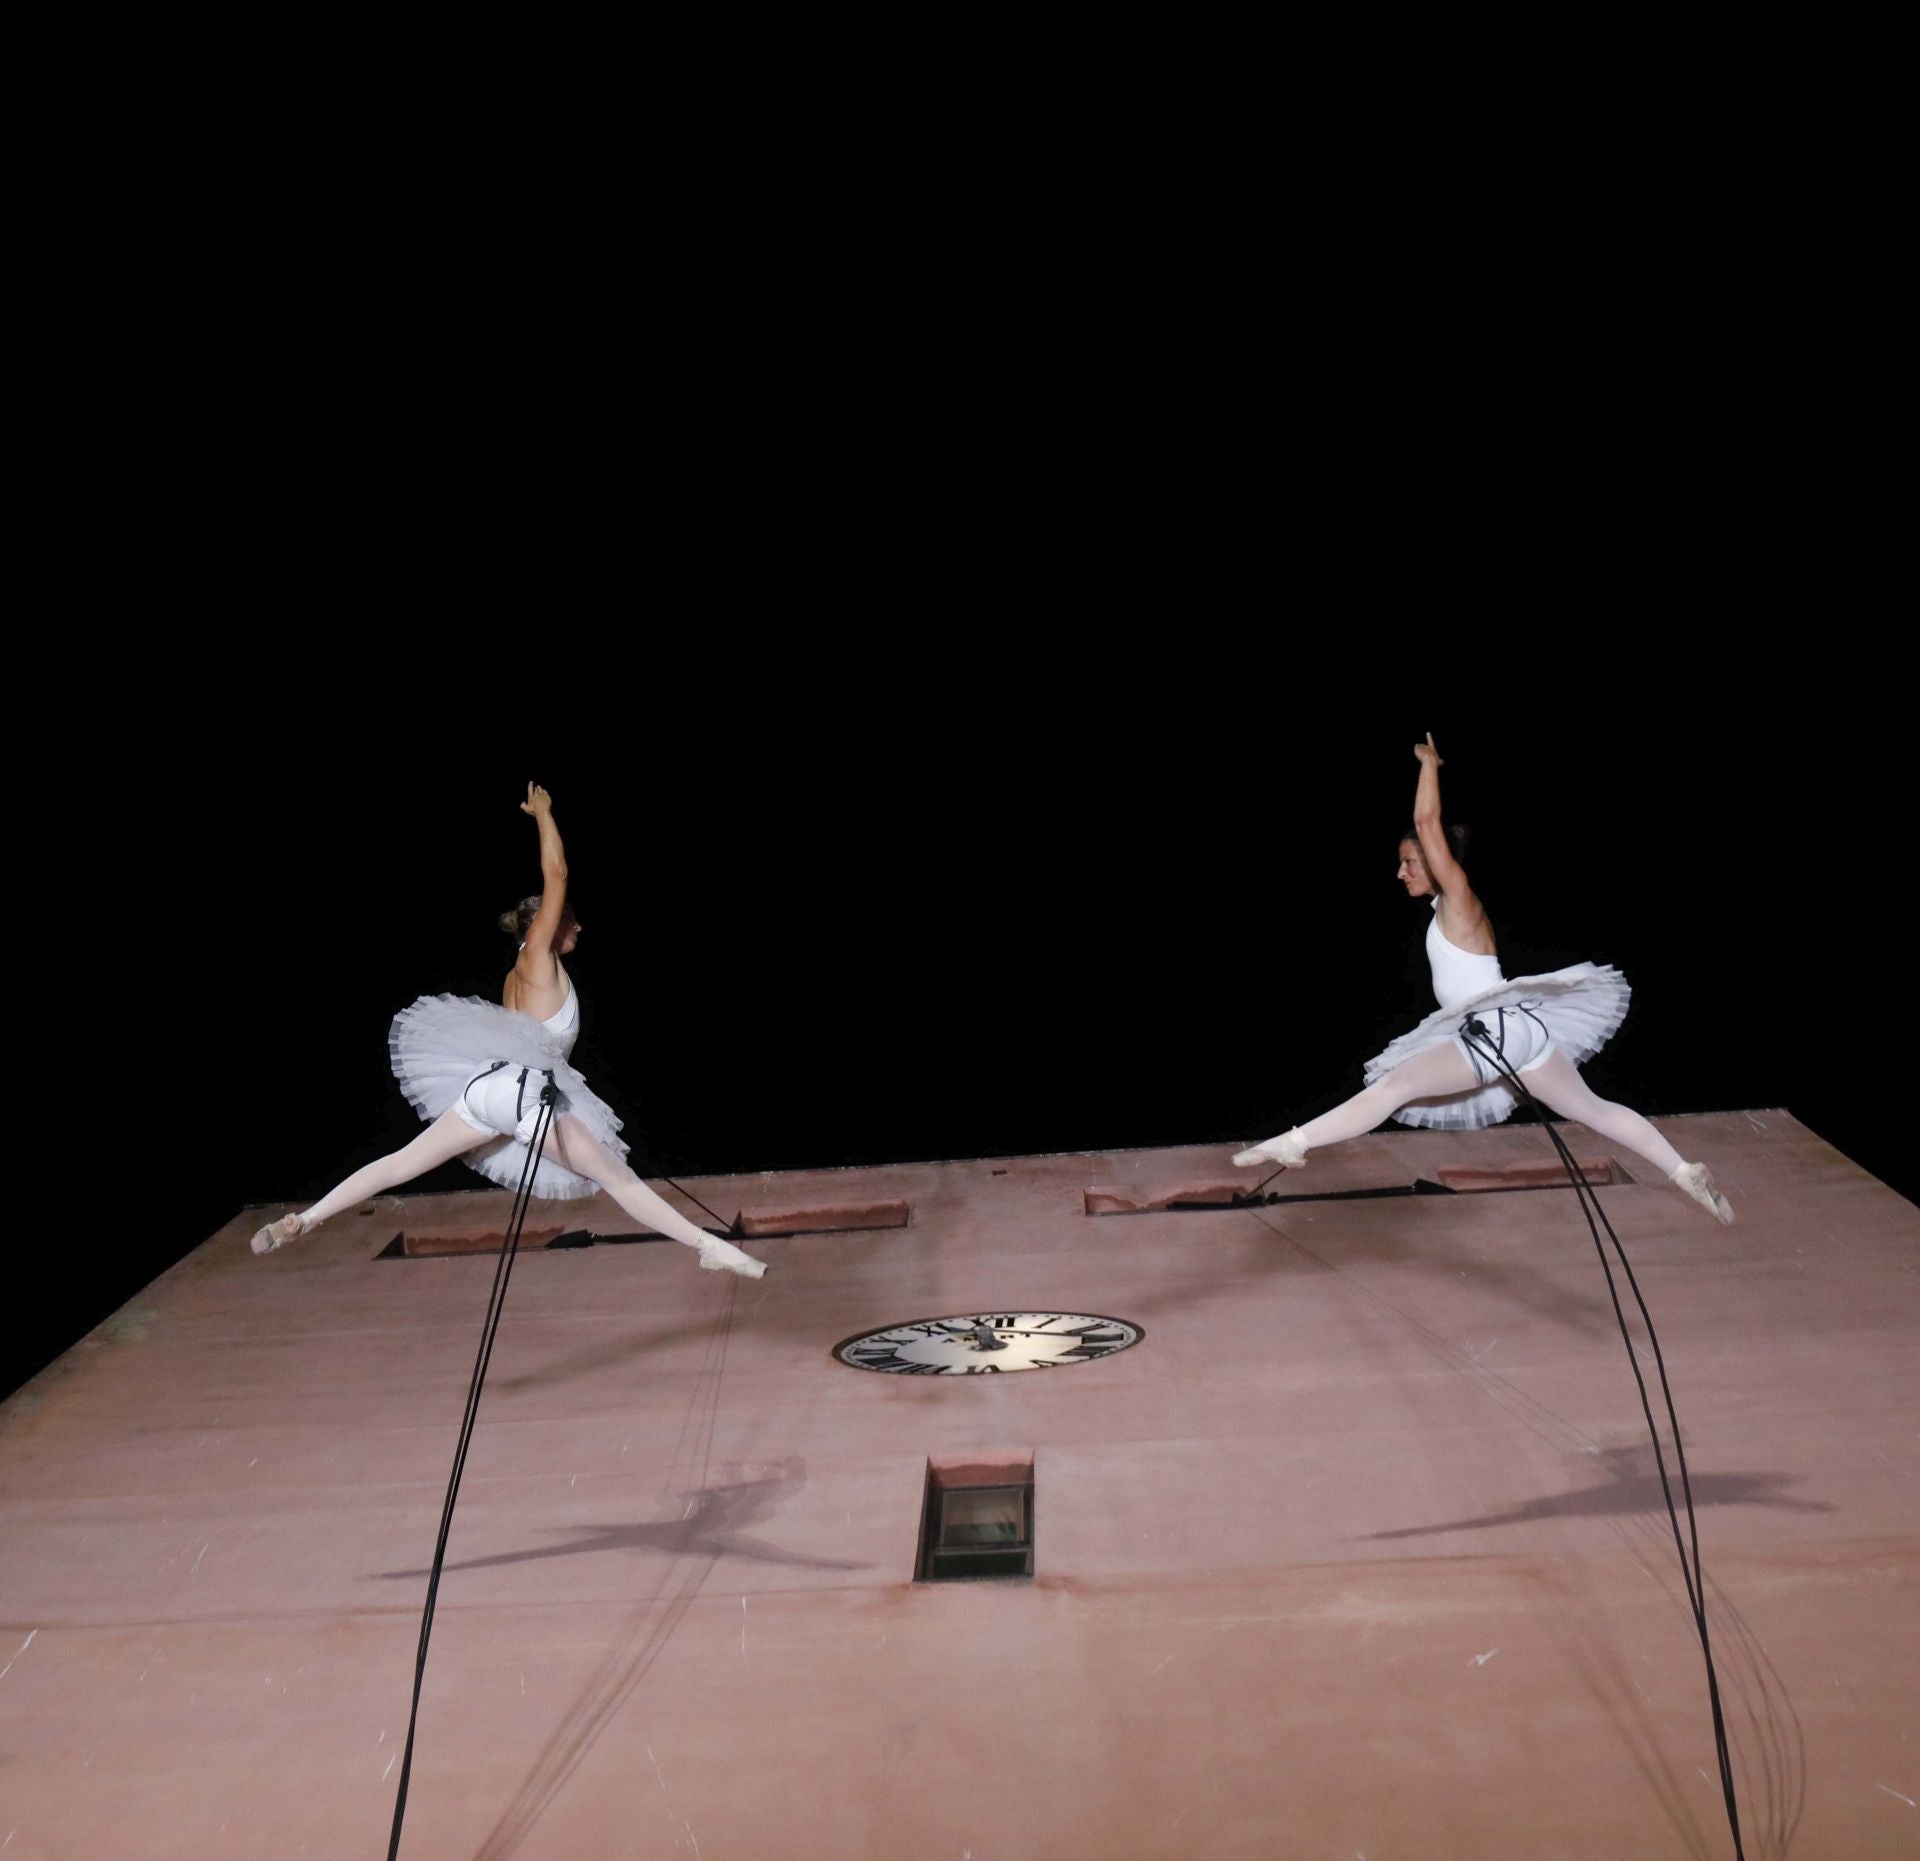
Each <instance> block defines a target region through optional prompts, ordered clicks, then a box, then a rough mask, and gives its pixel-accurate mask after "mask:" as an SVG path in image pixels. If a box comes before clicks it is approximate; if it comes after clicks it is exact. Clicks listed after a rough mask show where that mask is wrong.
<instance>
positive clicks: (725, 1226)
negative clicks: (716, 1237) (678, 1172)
mask: <svg viewBox="0 0 1920 1861" xmlns="http://www.w3.org/2000/svg"><path fill="white" fill-rule="evenodd" d="M660 1180H661V1181H662V1182H663V1183H665V1184H666V1185H667V1187H668V1188H669V1189H680V1185H679V1184H678V1183H677V1182H675V1181H674V1180H673V1178H672V1177H671V1176H662V1177H661V1178H660ZM680 1193H681V1194H682V1195H683V1196H685V1197H686V1198H687V1200H688V1201H689V1202H691V1203H692V1204H693V1205H694V1207H695V1208H697V1209H699V1210H700V1211H701V1212H702V1213H703V1214H708V1215H713V1210H712V1209H710V1208H708V1207H707V1205H706V1203H704V1202H703V1201H701V1200H700V1198H699V1197H698V1196H697V1195H695V1194H694V1193H693V1191H692V1190H691V1189H680ZM713 1218H714V1220H715V1221H717V1222H719V1224H720V1228H721V1232H722V1233H724V1234H731V1233H732V1232H733V1230H734V1226H735V1224H734V1223H733V1222H731V1221H728V1220H727V1219H726V1218H725V1216H723V1215H713Z"/></svg>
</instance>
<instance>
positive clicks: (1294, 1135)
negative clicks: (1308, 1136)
mask: <svg viewBox="0 0 1920 1861" xmlns="http://www.w3.org/2000/svg"><path fill="white" fill-rule="evenodd" d="M1233 1162H1234V1167H1235V1168H1236V1169H1242V1170H1257V1169H1259V1168H1260V1167H1261V1165H1262V1164H1267V1163H1277V1164H1279V1165H1280V1167H1281V1168H1282V1169H1285V1170H1299V1169H1305V1168H1306V1163H1307V1145H1306V1140H1305V1139H1304V1138H1303V1137H1302V1136H1301V1135H1300V1127H1299V1126H1298V1125H1297V1124H1296V1125H1295V1126H1294V1127H1293V1129H1292V1130H1291V1131H1282V1132H1281V1134H1280V1135H1279V1136H1278V1137H1270V1138H1268V1139H1267V1141H1266V1142H1265V1143H1264V1144H1255V1145H1254V1146H1253V1148H1252V1149H1251V1150H1243V1151H1241V1152H1240V1153H1239V1154H1238V1155H1237V1156H1235V1158H1234V1159H1233Z"/></svg>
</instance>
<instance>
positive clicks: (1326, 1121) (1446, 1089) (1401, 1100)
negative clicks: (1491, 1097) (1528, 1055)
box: [1234, 1041, 1480, 1169]
mask: <svg viewBox="0 0 1920 1861" xmlns="http://www.w3.org/2000/svg"><path fill="white" fill-rule="evenodd" d="M1479 1083H1480V1081H1479V1080H1478V1079H1477V1078H1475V1077H1474V1071H1473V1068H1472V1067H1471V1066H1470V1065H1469V1064H1468V1063H1467V1056H1466V1055H1465V1054H1463V1053H1462V1052H1461V1051H1460V1049H1459V1048H1458V1047H1456V1046H1455V1045H1454V1044H1453V1043H1452V1042H1451V1041H1449V1042H1447V1044H1446V1045H1445V1046H1443V1047H1429V1048H1428V1049H1427V1051H1426V1052H1425V1053H1417V1054H1415V1055H1414V1057H1413V1058H1412V1059H1410V1060H1408V1061H1407V1062H1406V1063H1405V1064H1404V1065H1400V1066H1396V1067H1395V1068H1394V1069H1393V1071H1392V1072H1390V1073H1387V1074H1385V1075H1384V1076H1383V1077H1382V1078H1379V1079H1376V1080H1375V1081H1374V1082H1373V1084H1372V1085H1370V1086H1368V1087H1367V1088H1366V1090H1365V1091H1364V1092H1356V1093H1355V1094H1354V1095H1353V1097H1352V1098H1350V1099H1348V1100H1347V1102H1346V1103H1345V1104H1344V1105H1336V1106H1335V1107H1334V1108H1333V1110H1332V1111H1328V1112H1322V1113H1321V1114H1320V1116H1319V1117H1317V1118H1316V1119H1314V1121H1313V1122H1312V1123H1311V1124H1303V1125H1300V1126H1298V1127H1297V1128H1296V1129H1294V1130H1291V1131H1286V1132H1283V1133H1282V1134H1281V1135H1280V1136H1278V1137H1270V1138H1268V1139H1267V1141H1266V1142H1265V1143H1264V1144H1255V1145H1254V1146H1253V1148H1252V1149H1251V1150H1243V1151H1241V1152H1240V1154H1239V1155H1238V1156H1237V1157H1235V1158H1234V1162H1235V1163H1237V1164H1239V1165H1240V1167H1241V1168H1242V1169H1257V1168H1258V1167H1259V1166H1260V1165H1261V1164H1263V1163H1265V1164H1271V1163H1283V1164H1285V1165H1286V1166H1287V1167H1288V1168H1289V1169H1298V1168H1299V1167H1300V1165H1301V1164H1302V1163H1304V1162H1305V1161H1306V1154H1307V1152H1308V1151H1309V1150H1317V1149H1319V1148H1320V1147H1321V1146H1322V1145H1323V1144H1338V1143H1343V1142H1345V1140H1346V1139H1348V1138H1350V1137H1360V1136H1362V1135H1364V1134H1365V1133H1366V1132H1368V1131H1371V1130H1372V1129H1373V1128H1374V1126H1375V1125H1378V1124H1384V1123H1385V1122H1386V1121H1387V1119H1389V1118H1391V1117H1392V1116H1393V1114H1394V1113H1395V1112H1397V1111H1398V1110H1399V1109H1400V1107H1401V1106H1402V1105H1405V1104H1407V1103H1409V1102H1410V1101H1411V1100H1413V1099H1431V1098H1444V1097H1446V1096H1447V1095H1448V1094H1449V1093H1452V1092H1470V1091H1472V1090H1473V1088H1474V1087H1475V1086H1477V1085H1478V1084H1479Z"/></svg>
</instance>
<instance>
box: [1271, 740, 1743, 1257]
mask: <svg viewBox="0 0 1920 1861" xmlns="http://www.w3.org/2000/svg"><path fill="white" fill-rule="evenodd" d="M1413 753H1414V755H1415V756H1417V757H1418V758H1419V759H1420V783H1419V788H1418V791H1417V792H1416V795H1415V798H1414V807H1413V831H1412V832H1411V833H1410V834H1407V835H1406V836H1405V837H1404V838H1403V839H1402V840H1401V842H1400V869H1399V872H1398V874H1397V877H1398V878H1399V881H1400V883H1401V884H1402V885H1403V886H1405V887H1406V890H1407V895H1408V897H1410V898H1428V899H1431V900H1432V902H1433V916H1432V918H1431V920H1430V921H1429V922H1428V924H1427V959H1428V961H1429V963H1430V964H1431V965H1432V969H1433V993H1434V996H1435V998H1436V999H1437V1000H1438V1002H1439V1003H1440V1007H1439V1009H1438V1011H1437V1012H1435V1013H1433V1014H1431V1015H1429V1016H1428V1017H1427V1018H1426V1020H1424V1021H1422V1022H1421V1023H1420V1025H1419V1026H1418V1027H1416V1028H1415V1029H1413V1031H1412V1032H1411V1033H1407V1034H1403V1035H1401V1037H1400V1038H1399V1039H1398V1040H1396V1041H1394V1042H1393V1043H1392V1045H1390V1046H1389V1047H1387V1048H1386V1050H1385V1051H1384V1052H1382V1053H1380V1054H1378V1055H1377V1056H1376V1057H1375V1058H1373V1059H1371V1060H1369V1061H1368V1062H1367V1067H1366V1082H1367V1083H1366V1089H1365V1090H1364V1091H1362V1092H1359V1093H1356V1094H1355V1095H1354V1096H1353V1097H1352V1098H1350V1099H1348V1100H1347V1101H1346V1103H1345V1104H1343V1105H1336V1106H1335V1107H1334V1108H1333V1110H1331V1111H1329V1112H1323V1113H1322V1114H1321V1115H1320V1116H1319V1117H1318V1118H1315V1119H1314V1120H1313V1121H1312V1122H1311V1123H1310V1124H1304V1125H1296V1126H1295V1127H1294V1129H1292V1130H1291V1131H1285V1132H1282V1133H1281V1134H1280V1135H1279V1136H1278V1137H1270V1138H1268V1139H1267V1140H1266V1142H1265V1143H1262V1144H1255V1145H1254V1146H1253V1147H1252V1148H1251V1149H1248V1150H1243V1151H1241V1152H1240V1153H1239V1154H1238V1155H1237V1156H1236V1157H1235V1158H1234V1162H1235V1163H1236V1164H1238V1165H1239V1166H1240V1167H1241V1168H1243V1169H1258V1168H1262V1167H1267V1168H1271V1167H1272V1166H1273V1165H1275V1164H1278V1165H1281V1166H1282V1167H1284V1168H1286V1169H1293V1170H1297V1169H1299V1168H1301V1167H1302V1166H1303V1165H1304V1164H1305V1162H1306V1160H1307V1156H1308V1153H1309V1152H1310V1151H1314V1150H1318V1149H1320V1148H1322V1147H1323V1146H1324V1145H1327V1144H1337V1143H1341V1142H1342V1141H1344V1140H1345V1139H1347V1138H1350V1137H1359V1136H1361V1135H1362V1134H1363V1133H1365V1132H1367V1131H1371V1130H1372V1129H1373V1128H1374V1127H1375V1126H1376V1125H1378V1124H1380V1123H1381V1122H1382V1121H1383V1120H1385V1119H1387V1118H1393V1119H1395V1120H1396V1121H1397V1122H1399V1123H1401V1124H1408V1125H1420V1126H1426V1127H1429V1128H1434V1129H1442V1130H1478V1129H1480V1128H1482V1127H1483V1126H1486V1125H1490V1124H1498V1123H1500V1122H1501V1121H1502V1120H1503V1119H1505V1118H1507V1117H1508V1116H1510V1115H1511V1113H1512V1112H1513V1109H1514V1107H1515V1106H1516V1105H1517V1104H1518V1103H1519V1097H1518V1094H1517V1093H1516V1091H1515V1089H1514V1087H1513V1086H1512V1085H1511V1084H1510V1083H1509V1082H1508V1080H1507V1079H1506V1077H1505V1076H1504V1074H1503V1072H1502V1070H1501V1069H1500V1068H1498V1067H1496V1066H1495V1065H1494V1063H1493V1061H1492V1059H1491V1058H1490V1057H1489V1056H1488V1055H1487V1054H1485V1053H1483V1052H1481V1051H1479V1050H1478V1045H1477V1042H1478V1041H1486V1042H1488V1043H1490V1044H1491V1045H1492V1047H1493V1048H1494V1050H1495V1051H1496V1052H1497V1053H1498V1054H1499V1056H1500V1058H1501V1059H1502V1060H1503V1061H1504V1063H1505V1066H1506V1068H1507V1069H1509V1070H1511V1071H1512V1072H1514V1073H1517V1074H1518V1075H1519V1076H1520V1077H1521V1078H1522V1079H1523V1080H1525V1082H1526V1089H1527V1091H1528V1092H1529V1093H1530V1094H1531V1095H1532V1096H1533V1097H1534V1098H1535V1099H1537V1100H1538V1101H1539V1102H1540V1103H1541V1104H1542V1105H1544V1106H1545V1107H1546V1108H1547V1109H1548V1110H1549V1111H1553V1112H1557V1113H1558V1114H1559V1115H1560V1116H1561V1117H1563V1118H1572V1119H1576V1120H1578V1121H1579V1122H1580V1123H1581V1124H1584V1125H1585V1126H1586V1127H1587V1128H1588V1129H1589V1130H1590V1131H1595V1132H1597V1133H1599V1135H1600V1136H1602V1137H1605V1138H1609V1139H1611V1140H1612V1141H1613V1142H1615V1143H1617V1144H1620V1145H1622V1146H1624V1147H1625V1148H1626V1149H1628V1150H1631V1151H1632V1152H1633V1153H1634V1154H1635V1155H1636V1156H1639V1157H1644V1158H1645V1159H1646V1160H1647V1161H1648V1162H1649V1163H1651V1164H1652V1165H1653V1166H1654V1168H1655V1169H1657V1170H1658V1171H1659V1172H1660V1174H1661V1175H1662V1176H1664V1177H1665V1178H1666V1179H1667V1181H1668V1182H1670V1183H1672V1184H1673V1185H1674V1186H1675V1187H1676V1188H1678V1189H1681V1190H1683V1191H1684V1192H1685V1193H1686V1194H1687V1195H1689V1196H1691V1197H1692V1198H1693V1199H1694V1201H1696V1202H1698V1203H1699V1204H1700V1206H1701V1207H1702V1208H1704V1209H1706V1210H1707V1212H1708V1213H1709V1214H1711V1215H1712V1216H1714V1217H1715V1219H1716V1220H1719V1221H1722V1222H1730V1221H1732V1220H1733V1209H1732V1207H1731V1206H1730V1205H1729V1204H1728V1202H1727V1199H1726V1197H1725V1196H1723V1195H1722V1194H1721V1193H1720V1191H1719V1190H1718V1188H1716V1187H1715V1185H1714V1180H1713V1177H1712V1176H1711V1175H1710V1174H1709V1172H1708V1170H1707V1166H1706V1165H1705V1164H1704V1163H1688V1162H1687V1161H1686V1160H1685V1159H1684V1158H1682V1156H1681V1155H1680V1153H1679V1152H1678V1151H1677V1150H1675V1149H1674V1147H1673V1146H1672V1145H1671V1144H1669V1143H1668V1142H1667V1140H1666V1139H1665V1138H1664V1137H1662V1136H1661V1135H1660V1133H1659V1132H1658V1131H1656V1130H1655V1129H1654V1128H1653V1126H1652V1125H1651V1124H1649V1123H1648V1122H1647V1121H1646V1119H1645V1118H1643V1117H1641V1115H1640V1114H1639V1113H1638V1112H1637V1111H1633V1110H1631V1109H1630V1108H1629V1107H1627V1106H1625V1105H1616V1104H1614V1103H1612V1102H1611V1101H1610V1100H1607V1099H1603V1098H1600V1097H1598V1096H1597V1095H1596V1094H1595V1093H1594V1092H1593V1091H1592V1090H1590V1089H1589V1087H1588V1085H1587V1083H1586V1081H1585V1080H1584V1079H1582V1078H1581V1077H1580V1070H1579V1069H1580V1067H1581V1065H1582V1063H1583V1062H1585V1061H1586V1060H1589V1059H1591V1058H1592V1057H1593V1055H1594V1054H1596V1053H1598V1052H1599V1051H1600V1049H1601V1048H1602V1047H1603V1046H1605V1045H1606V1043H1607V1041H1608V1039H1609V1038H1610V1037H1611V1036H1612V1034H1613V1032H1614V1030H1615V1029H1616V1028H1617V1027H1619V1025H1620V1023H1621V1022H1622V1021H1623V1020H1624V1019H1625V1018H1626V1012H1627V1001H1628V997H1629V994H1630V991H1629V989H1628V987H1627V979H1626V978H1625V977H1624V976H1623V975H1621V973H1620V972H1619V971H1618V970H1617V969H1613V968H1610V967H1601V966H1597V965H1595V964H1593V963H1576V964H1574V965H1573V966H1572V967H1571V968H1570V969H1556V970H1554V971H1553V972H1552V973H1551V974H1549V975H1544V976H1516V977H1513V978H1508V977H1506V976H1505V975H1503V974H1502V973H1501V969H1500V958H1499V955H1498V954H1497V951H1496V948H1495V944H1494V936H1493V926H1492V924H1491V923H1489V921H1488V919H1487V913H1486V909H1485V907H1484V906H1483V905H1482V904H1481V902H1480V900H1479V899H1478V898H1477V897H1476V896H1475V895H1474V891H1473V887H1472V886H1471V885H1469V884H1468V882H1467V874H1466V870H1465V868H1464V867H1462V865H1461V864H1460V861H1459V859H1458V857H1457V855H1456V850H1455V847H1454V845H1453V844H1452V842H1451V840H1450V839H1449V836H1448V832H1447V829H1446V826H1445V825H1444V823H1443V821H1442V819H1441V814H1440V753H1439V751H1438V750H1436V749H1435V748H1434V744H1433V735H1432V733H1431V732H1429V733H1428V735H1427V740H1426V742H1424V743H1417V744H1415V745H1414V751H1413ZM1470 1023H1472V1024H1477V1025H1476V1026H1473V1027H1470V1026H1469V1024H1470ZM1470 1034H1471V1035H1474V1036H1475V1037H1476V1038H1471V1039H1470V1038H1469V1035H1470Z"/></svg>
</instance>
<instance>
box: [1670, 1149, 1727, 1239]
mask: <svg viewBox="0 0 1920 1861" xmlns="http://www.w3.org/2000/svg"><path fill="white" fill-rule="evenodd" d="M1667 1181H1668V1182H1670V1183H1672V1184H1673V1186H1674V1187H1675V1188H1676V1189H1683V1190H1685V1191H1686V1193H1687V1194H1688V1195H1690V1196H1692V1197H1693V1199H1694V1200H1695V1201H1696V1202H1698V1203H1699V1204H1700V1206H1701V1207H1702V1208H1704V1209H1705V1210H1706V1211H1707V1213H1708V1214H1709V1215H1711V1216H1712V1217H1713V1218H1714V1220H1715V1221H1718V1222H1721V1223H1723V1224H1725V1225H1726V1226H1728V1227H1731V1226H1732V1225H1733V1204H1732V1203H1731V1202H1729V1201H1728V1200H1727V1198H1726V1197H1725V1196H1723V1195H1722V1194H1721V1193H1720V1190H1719V1187H1718V1186H1717V1185H1716V1184H1715V1182H1714V1180H1713V1173H1712V1172H1711V1171H1710V1170H1709V1169H1708V1168H1707V1166H1706V1165H1705V1164H1704V1163H1683V1164H1681V1166H1680V1167H1679V1168H1678V1169H1677V1170H1675V1171H1674V1173H1673V1174H1672V1175H1671V1176H1669V1177H1668V1178H1667Z"/></svg>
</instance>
